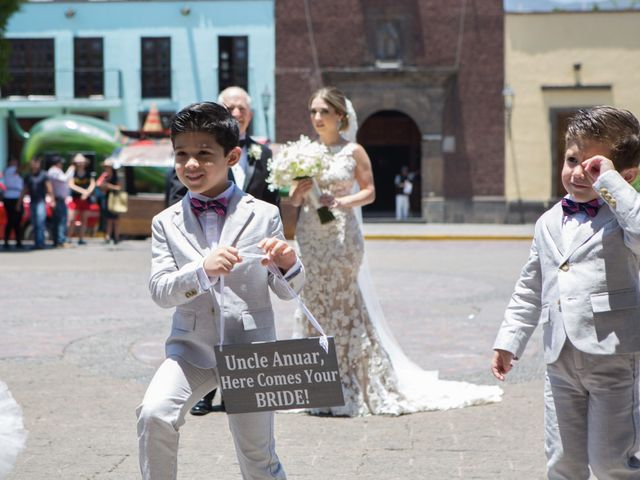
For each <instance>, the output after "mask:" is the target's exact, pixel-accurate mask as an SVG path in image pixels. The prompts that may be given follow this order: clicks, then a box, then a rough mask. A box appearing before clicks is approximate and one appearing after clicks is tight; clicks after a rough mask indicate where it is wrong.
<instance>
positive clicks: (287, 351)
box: [215, 337, 344, 413]
mask: <svg viewBox="0 0 640 480" xmlns="http://www.w3.org/2000/svg"><path fill="white" fill-rule="evenodd" d="M328 339H329V353H325V351H324V350H323V349H322V347H321V346H320V344H319V343H318V338H301V339H296V340H280V341H277V342H264V343H249V344H238V345H224V346H223V347H222V351H220V347H215V352H216V361H217V363H218V374H219V376H220V388H221V389H222V395H223V397H224V404H225V407H226V409H227V413H247V412H262V411H267V410H288V409H292V408H318V407H333V406H340V405H344V397H343V396H342V383H341V382H340V372H339V371H338V359H337V357H336V348H335V343H334V341H333V337H328Z"/></svg>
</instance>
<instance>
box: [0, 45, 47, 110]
mask: <svg viewBox="0 0 640 480" xmlns="http://www.w3.org/2000/svg"><path fill="white" fill-rule="evenodd" d="M8 42H9V48H10V52H9V62H8V70H9V81H8V82H7V83H6V84H5V85H3V86H2V96H3V97H9V96H12V95H18V96H25V97H26V96H28V95H51V96H53V95H55V92H56V80H55V61H54V59H55V57H54V47H53V39H52V38H37V39H36V38H33V39H32V38H23V39H9V40H8Z"/></svg>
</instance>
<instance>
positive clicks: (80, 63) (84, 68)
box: [73, 38, 104, 98]
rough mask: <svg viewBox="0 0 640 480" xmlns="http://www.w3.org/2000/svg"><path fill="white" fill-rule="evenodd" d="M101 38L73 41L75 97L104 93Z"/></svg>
mask: <svg viewBox="0 0 640 480" xmlns="http://www.w3.org/2000/svg"><path fill="white" fill-rule="evenodd" d="M103 63H104V55H103V46H102V38H75V39H74V41H73V86H74V95H75V97H77V98H82V97H84V98H86V97H92V96H102V95H104V65H103Z"/></svg>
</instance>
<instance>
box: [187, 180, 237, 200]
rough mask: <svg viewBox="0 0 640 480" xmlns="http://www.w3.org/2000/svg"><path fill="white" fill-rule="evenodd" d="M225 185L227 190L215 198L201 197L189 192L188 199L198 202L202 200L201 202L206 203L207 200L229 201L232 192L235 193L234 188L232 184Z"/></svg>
mask: <svg viewBox="0 0 640 480" xmlns="http://www.w3.org/2000/svg"><path fill="white" fill-rule="evenodd" d="M227 184H228V185H229V186H228V187H227V189H226V190H225V191H224V192H222V193H221V194H220V195H218V196H217V197H214V198H211V197H207V196H206V195H201V194H199V193H194V192H191V191H190V192H189V198H195V199H198V200H202V201H203V202H206V201H209V200H220V199H221V198H224V199H226V200H231V197H232V196H233V192H234V191H235V187H236V186H235V184H234V183H233V182H227Z"/></svg>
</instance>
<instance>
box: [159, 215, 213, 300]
mask: <svg viewBox="0 0 640 480" xmlns="http://www.w3.org/2000/svg"><path fill="white" fill-rule="evenodd" d="M201 264H202V260H196V261H193V262H190V263H188V264H186V265H184V266H182V267H181V268H178V265H177V264H176V262H175V259H174V258H173V254H172V252H171V248H170V246H169V245H168V244H167V239H166V235H165V233H164V228H163V226H162V224H161V223H160V221H158V220H157V219H154V220H153V223H152V225H151V276H150V278H149V291H150V292H151V298H152V299H153V301H154V302H155V303H156V304H157V305H158V306H160V307H162V308H171V307H175V306H178V305H182V304H184V303H187V302H190V301H191V300H193V298H194V297H195V296H197V295H200V294H201V293H204V292H205V291H206V290H204V289H203V288H202V287H201V285H200V282H199V278H198V274H197V270H198V268H199V267H200V266H201Z"/></svg>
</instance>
